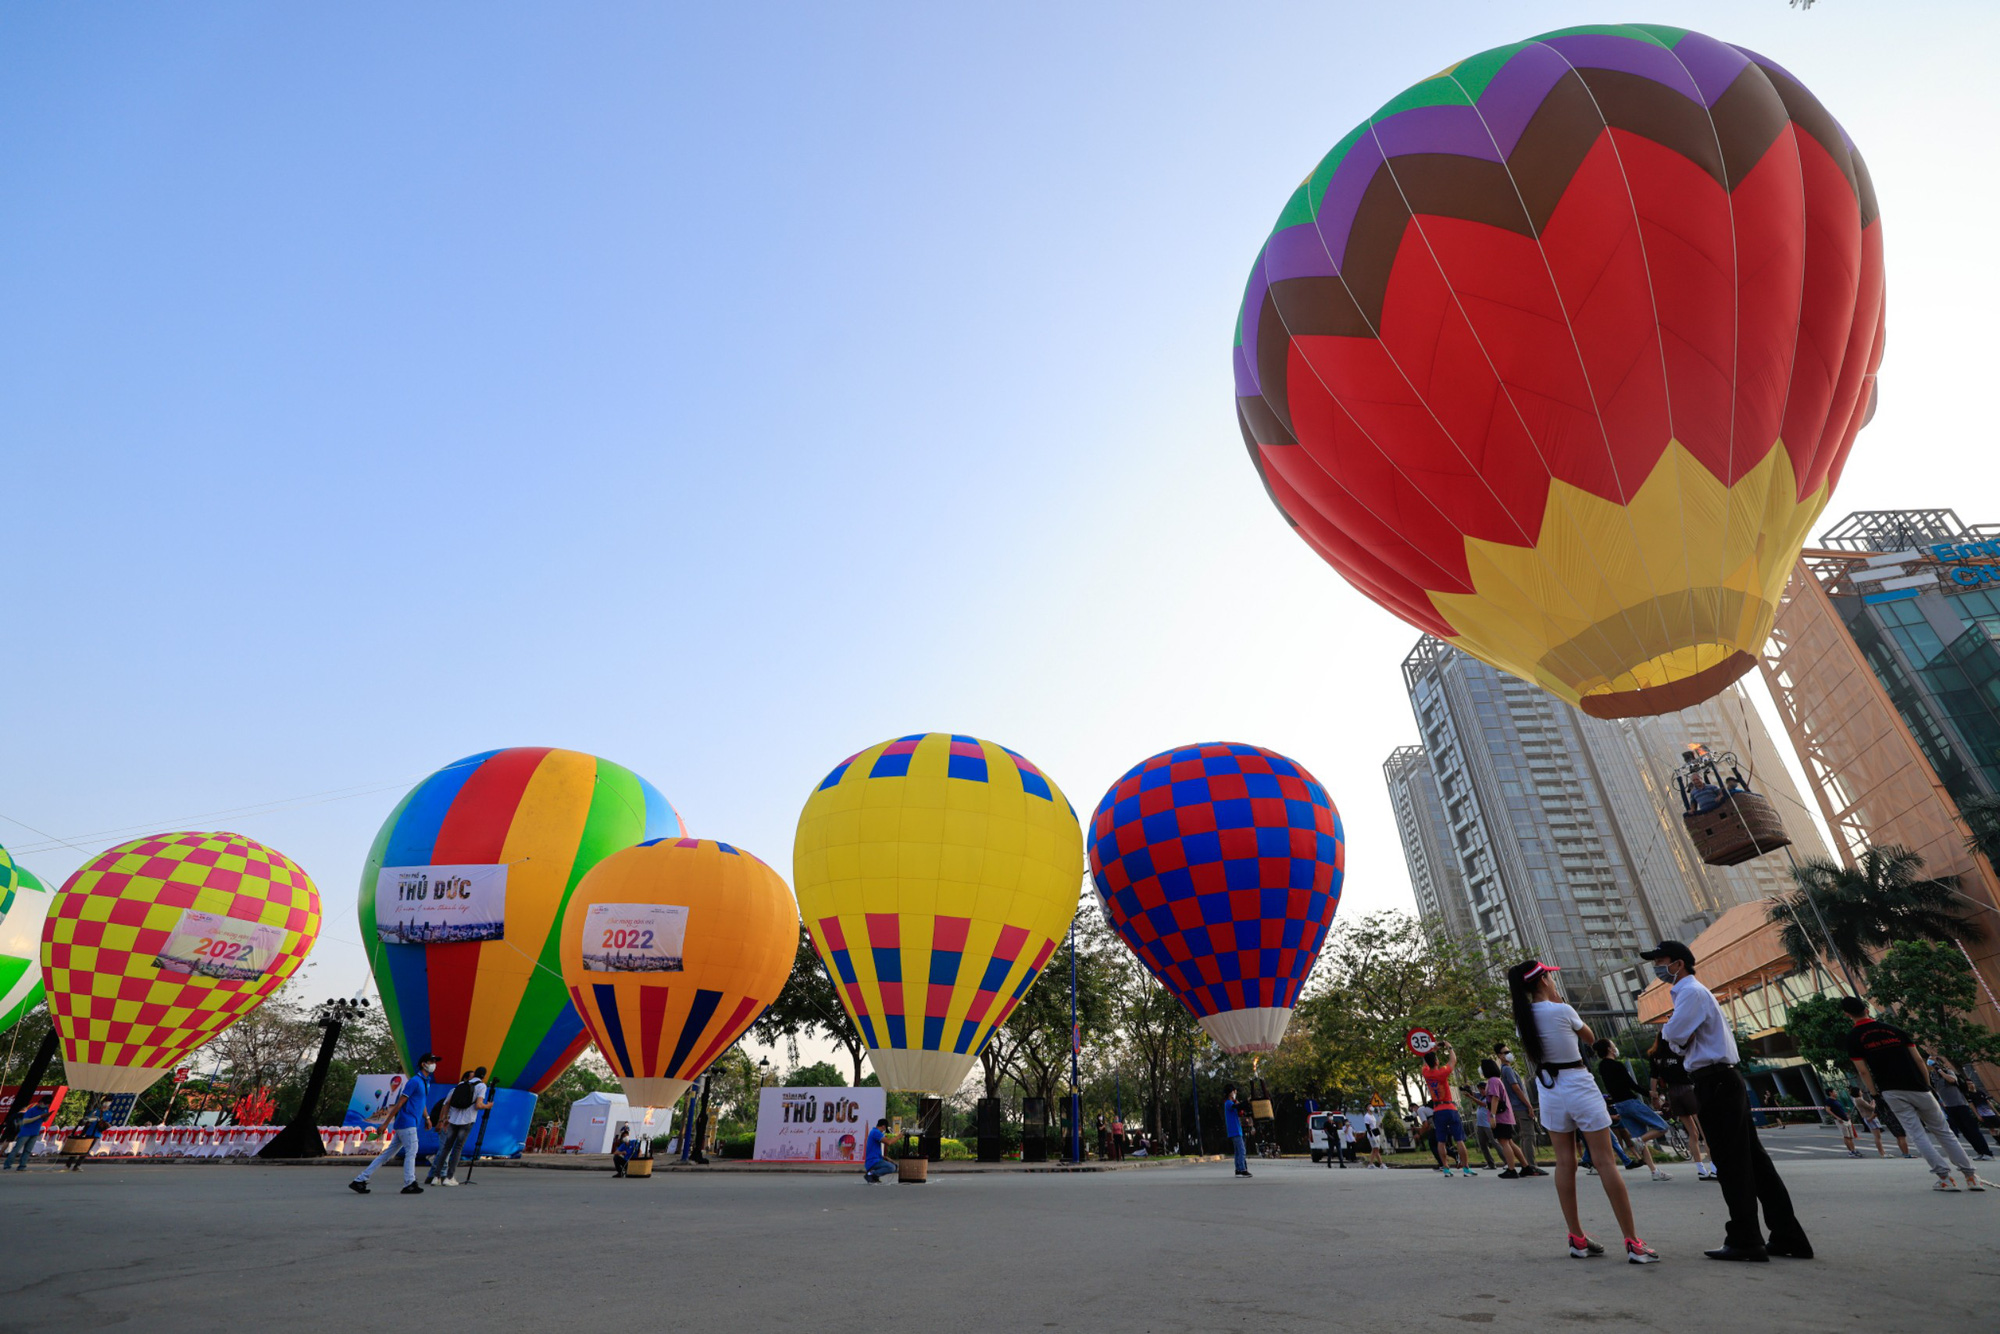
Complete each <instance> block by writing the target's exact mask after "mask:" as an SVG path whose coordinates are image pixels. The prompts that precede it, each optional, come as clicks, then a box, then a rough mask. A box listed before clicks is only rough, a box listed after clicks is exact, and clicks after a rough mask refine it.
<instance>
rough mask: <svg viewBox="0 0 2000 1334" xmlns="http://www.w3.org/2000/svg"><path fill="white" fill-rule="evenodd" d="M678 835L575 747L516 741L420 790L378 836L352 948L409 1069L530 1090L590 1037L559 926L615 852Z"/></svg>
mask: <svg viewBox="0 0 2000 1334" xmlns="http://www.w3.org/2000/svg"><path fill="white" fill-rule="evenodd" d="M686 833H687V829H686V826H684V825H683V824H682V823H681V819H680V816H679V815H678V814H676V813H675V811H674V808H673V807H672V806H671V805H669V804H668V803H667V799H666V798H665V797H663V796H661V795H660V793H659V790H658V789H656V788H655V787H654V786H653V785H652V784H650V783H648V782H647V781H646V780H645V779H643V778H641V777H639V776H638V775H637V774H635V773H633V772H632V771H631V770H629V769H626V768H623V767H621V766H619V765H616V764H613V763H611V762H610V761H609V760H601V759H599V758H597V757H596V756H595V755H585V754H582V753H581V752H579V751H574V750H558V749H553V748H550V747H546V746H517V747H513V748H510V749H507V750H490V751H486V752H483V753H482V754H478V755H474V756H471V757H469V758H467V759H464V760H460V761H459V762H458V763H456V764H453V765H448V766H447V767H445V768H443V769H440V770H439V771H438V772H437V773H435V774H432V775H431V776H430V777H429V778H426V779H425V780H424V781H423V782H421V783H419V784H417V786H416V787H415V788H413V789H412V790H411V791H410V793H409V795H408V796H406V797H404V798H403V800H402V801H401V802H400V803H399V804H398V805H397V807H396V809H395V810H394V811H392V812H391V813H390V815H389V818H388V820H387V821H385V822H384V823H383V825H382V830H381V832H380V833H378V834H377V835H376V836H375V845H374V847H373V848H371V849H370V850H369V853H368V862H367V865H366V867H365V868H364V869H363V871H362V875H361V894H360V903H359V911H360V918H361V938H362V941H363V943H364V944H365V945H366V947H367V950H368V960H369V964H370V966H371V967H372V968H373V970H374V973H375V982H376V986H377V987H378V988H379V989H380V991H381V994H382V1009H383V1011H384V1013H385V1014H386V1015H387V1017H388V1020H389V1027H390V1029H391V1030H392V1031H393V1032H394V1033H395V1035H396V1046H397V1048H398V1050H400V1051H401V1053H402V1056H403V1059H404V1061H405V1062H406V1063H407V1064H406V1067H405V1068H407V1069H410V1070H414V1069H416V1062H417V1058H419V1057H420V1056H422V1055H423V1053H425V1052H427V1051H428V1052H433V1053H435V1054H436V1055H437V1057H438V1075H439V1076H440V1077H441V1078H445V1079H456V1078H458V1076H459V1075H460V1074H462V1073H463V1072H464V1071H466V1070H470V1069H473V1068H475V1067H478V1066H485V1067H486V1069H487V1071H488V1072H489V1073H488V1077H489V1079H490V1081H491V1082H492V1083H493V1084H494V1085H495V1086H497V1087H500V1088H514V1089H525V1090H527V1091H528V1092H531V1093H539V1092H540V1091H541V1090H542V1089H544V1088H546V1087H548V1085H549V1084H550V1083H551V1082H552V1081H553V1080H555V1078H556V1077H557V1076H558V1075H560V1074H562V1072H563V1071H564V1070H566V1069H568V1068H569V1065H570V1062H572V1061H574V1060H575V1059H576V1057H577V1055H578V1054H579V1053H580V1052H581V1051H582V1050H583V1048H584V1046H585V1045H586V1044H587V1043H588V1042H589V1040H590V1039H589V1035H588V1034H587V1033H586V1032H585V1031H584V1027H583V1020H582V1018H581V1017H580V1016H579V1015H578V1014H577V1012H576V1010H575V1009H574V1008H573V1007H572V1006H571V1005H570V999H569V992H568V990H567V988H565V987H564V985H563V977H562V967H561V961H560V958H559V949H558V936H559V933H558V931H557V924H558V923H559V922H560V921H561V918H562V910H563V905H564V903H566V902H567V901H568V899H569V896H570V893H571V891H572V890H574V889H575V888H576V885H577V883H578V882H579V881H581V880H582V879H583V877H584V875H585V874H586V873H587V872H589V870H590V869H591V868H592V867H594V866H596V865H597V864H598V863H599V862H601V861H602V860H604V859H605V858H606V857H608V856H610V855H611V854H612V853H614V852H617V851H619V850H620V849H623V848H629V847H631V846H632V845H633V844H635V843H639V842H643V841H645V840H647V839H653V838H661V837H665V836H669V835H671V836H674V837H681V836H684V835H685V834H686Z"/></svg>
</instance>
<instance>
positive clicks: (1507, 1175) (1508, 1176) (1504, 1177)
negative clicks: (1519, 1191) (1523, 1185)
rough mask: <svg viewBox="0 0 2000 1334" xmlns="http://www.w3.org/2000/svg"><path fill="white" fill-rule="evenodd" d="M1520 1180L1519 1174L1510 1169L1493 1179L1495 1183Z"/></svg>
mask: <svg viewBox="0 0 2000 1334" xmlns="http://www.w3.org/2000/svg"><path fill="white" fill-rule="evenodd" d="M1520 1179H1521V1174H1520V1173H1519V1172H1516V1171H1515V1170H1514V1169H1513V1168H1511V1167H1510V1168H1508V1169H1507V1170H1506V1171H1504V1172H1502V1173H1501V1174H1500V1175H1499V1176H1497V1177H1495V1178H1494V1180H1496V1181H1519V1180H1520Z"/></svg>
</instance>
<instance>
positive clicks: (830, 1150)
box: [752, 1089, 889, 1164]
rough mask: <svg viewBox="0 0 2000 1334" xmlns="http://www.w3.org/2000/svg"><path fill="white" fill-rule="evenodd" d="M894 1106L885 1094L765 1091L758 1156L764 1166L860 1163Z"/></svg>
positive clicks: (871, 1091)
mask: <svg viewBox="0 0 2000 1334" xmlns="http://www.w3.org/2000/svg"><path fill="white" fill-rule="evenodd" d="M888 1106H889V1095H888V1094H887V1093H886V1092H885V1091H883V1090H882V1089H761V1090H759V1096H758V1099H757V1147H756V1148H755V1149H754V1150H752V1154H753V1156H754V1157H755V1158H756V1160H757V1161H758V1162H762V1163H856V1164H858V1163H860V1162H861V1159H862V1157H863V1155H864V1154H865V1153H866V1151H867V1148H868V1130H869V1127H871V1126H873V1125H874V1124H875V1123H876V1122H877V1121H879V1120H881V1119H882V1118H883V1117H884V1116H886V1115H888Z"/></svg>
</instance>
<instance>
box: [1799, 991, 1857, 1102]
mask: <svg viewBox="0 0 2000 1334" xmlns="http://www.w3.org/2000/svg"><path fill="white" fill-rule="evenodd" d="M1785 1031H1786V1032H1787V1033H1789V1034H1791V1035H1792V1045H1793V1046H1795V1047H1797V1048H1798V1049H1799V1055H1800V1056H1802V1057H1804V1058H1805V1061H1806V1064H1808V1065H1810V1066H1812V1067H1813V1068H1814V1069H1815V1070H1818V1071H1819V1072H1820V1074H1821V1075H1822V1076H1823V1077H1825V1078H1826V1079H1827V1080H1828V1081H1829V1082H1831V1081H1833V1080H1841V1081H1845V1080H1846V1079H1848V1078H1849V1076H1850V1075H1851V1073H1852V1067H1851V1066H1849V1065H1848V1063H1847V1062H1848V1056H1847V1035H1848V1034H1849V1033H1851V1032H1853V1031H1854V1021H1853V1020H1852V1019H1850V1018H1848V1017H1847V1015H1846V1013H1845V1012H1843V1011H1842V1010H1841V1008H1840V1006H1839V1005H1838V1004H1837V1003H1836V1002H1835V1001H1834V999H1833V997H1831V996H1808V997H1806V998H1805V999H1804V1000H1801V1001H1796V1002H1794V1003H1793V1004H1792V1006H1791V1009H1790V1011H1789V1013H1787V1014H1786V1016H1785Z"/></svg>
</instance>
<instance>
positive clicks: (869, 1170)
mask: <svg viewBox="0 0 2000 1334" xmlns="http://www.w3.org/2000/svg"><path fill="white" fill-rule="evenodd" d="M888 1135H889V1118H888V1117H886V1116H885V1117H883V1118H882V1119H881V1120H880V1121H877V1122H876V1123H875V1128H874V1129H873V1130H870V1131H869V1132H868V1151H867V1152H866V1153H865V1154H863V1155H862V1164H861V1176H862V1179H863V1180H865V1181H867V1183H868V1184H869V1185H871V1186H872V1185H874V1184H875V1183H876V1182H878V1181H880V1180H881V1179H882V1178H883V1177H885V1176H888V1175H889V1174H890V1173H891V1172H893V1171H895V1170H896V1165H895V1164H894V1163H892V1162H890V1161H889V1156H888V1155H887V1154H886V1153H884V1152H883V1150H882V1141H883V1140H884V1139H886V1138H888Z"/></svg>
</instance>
